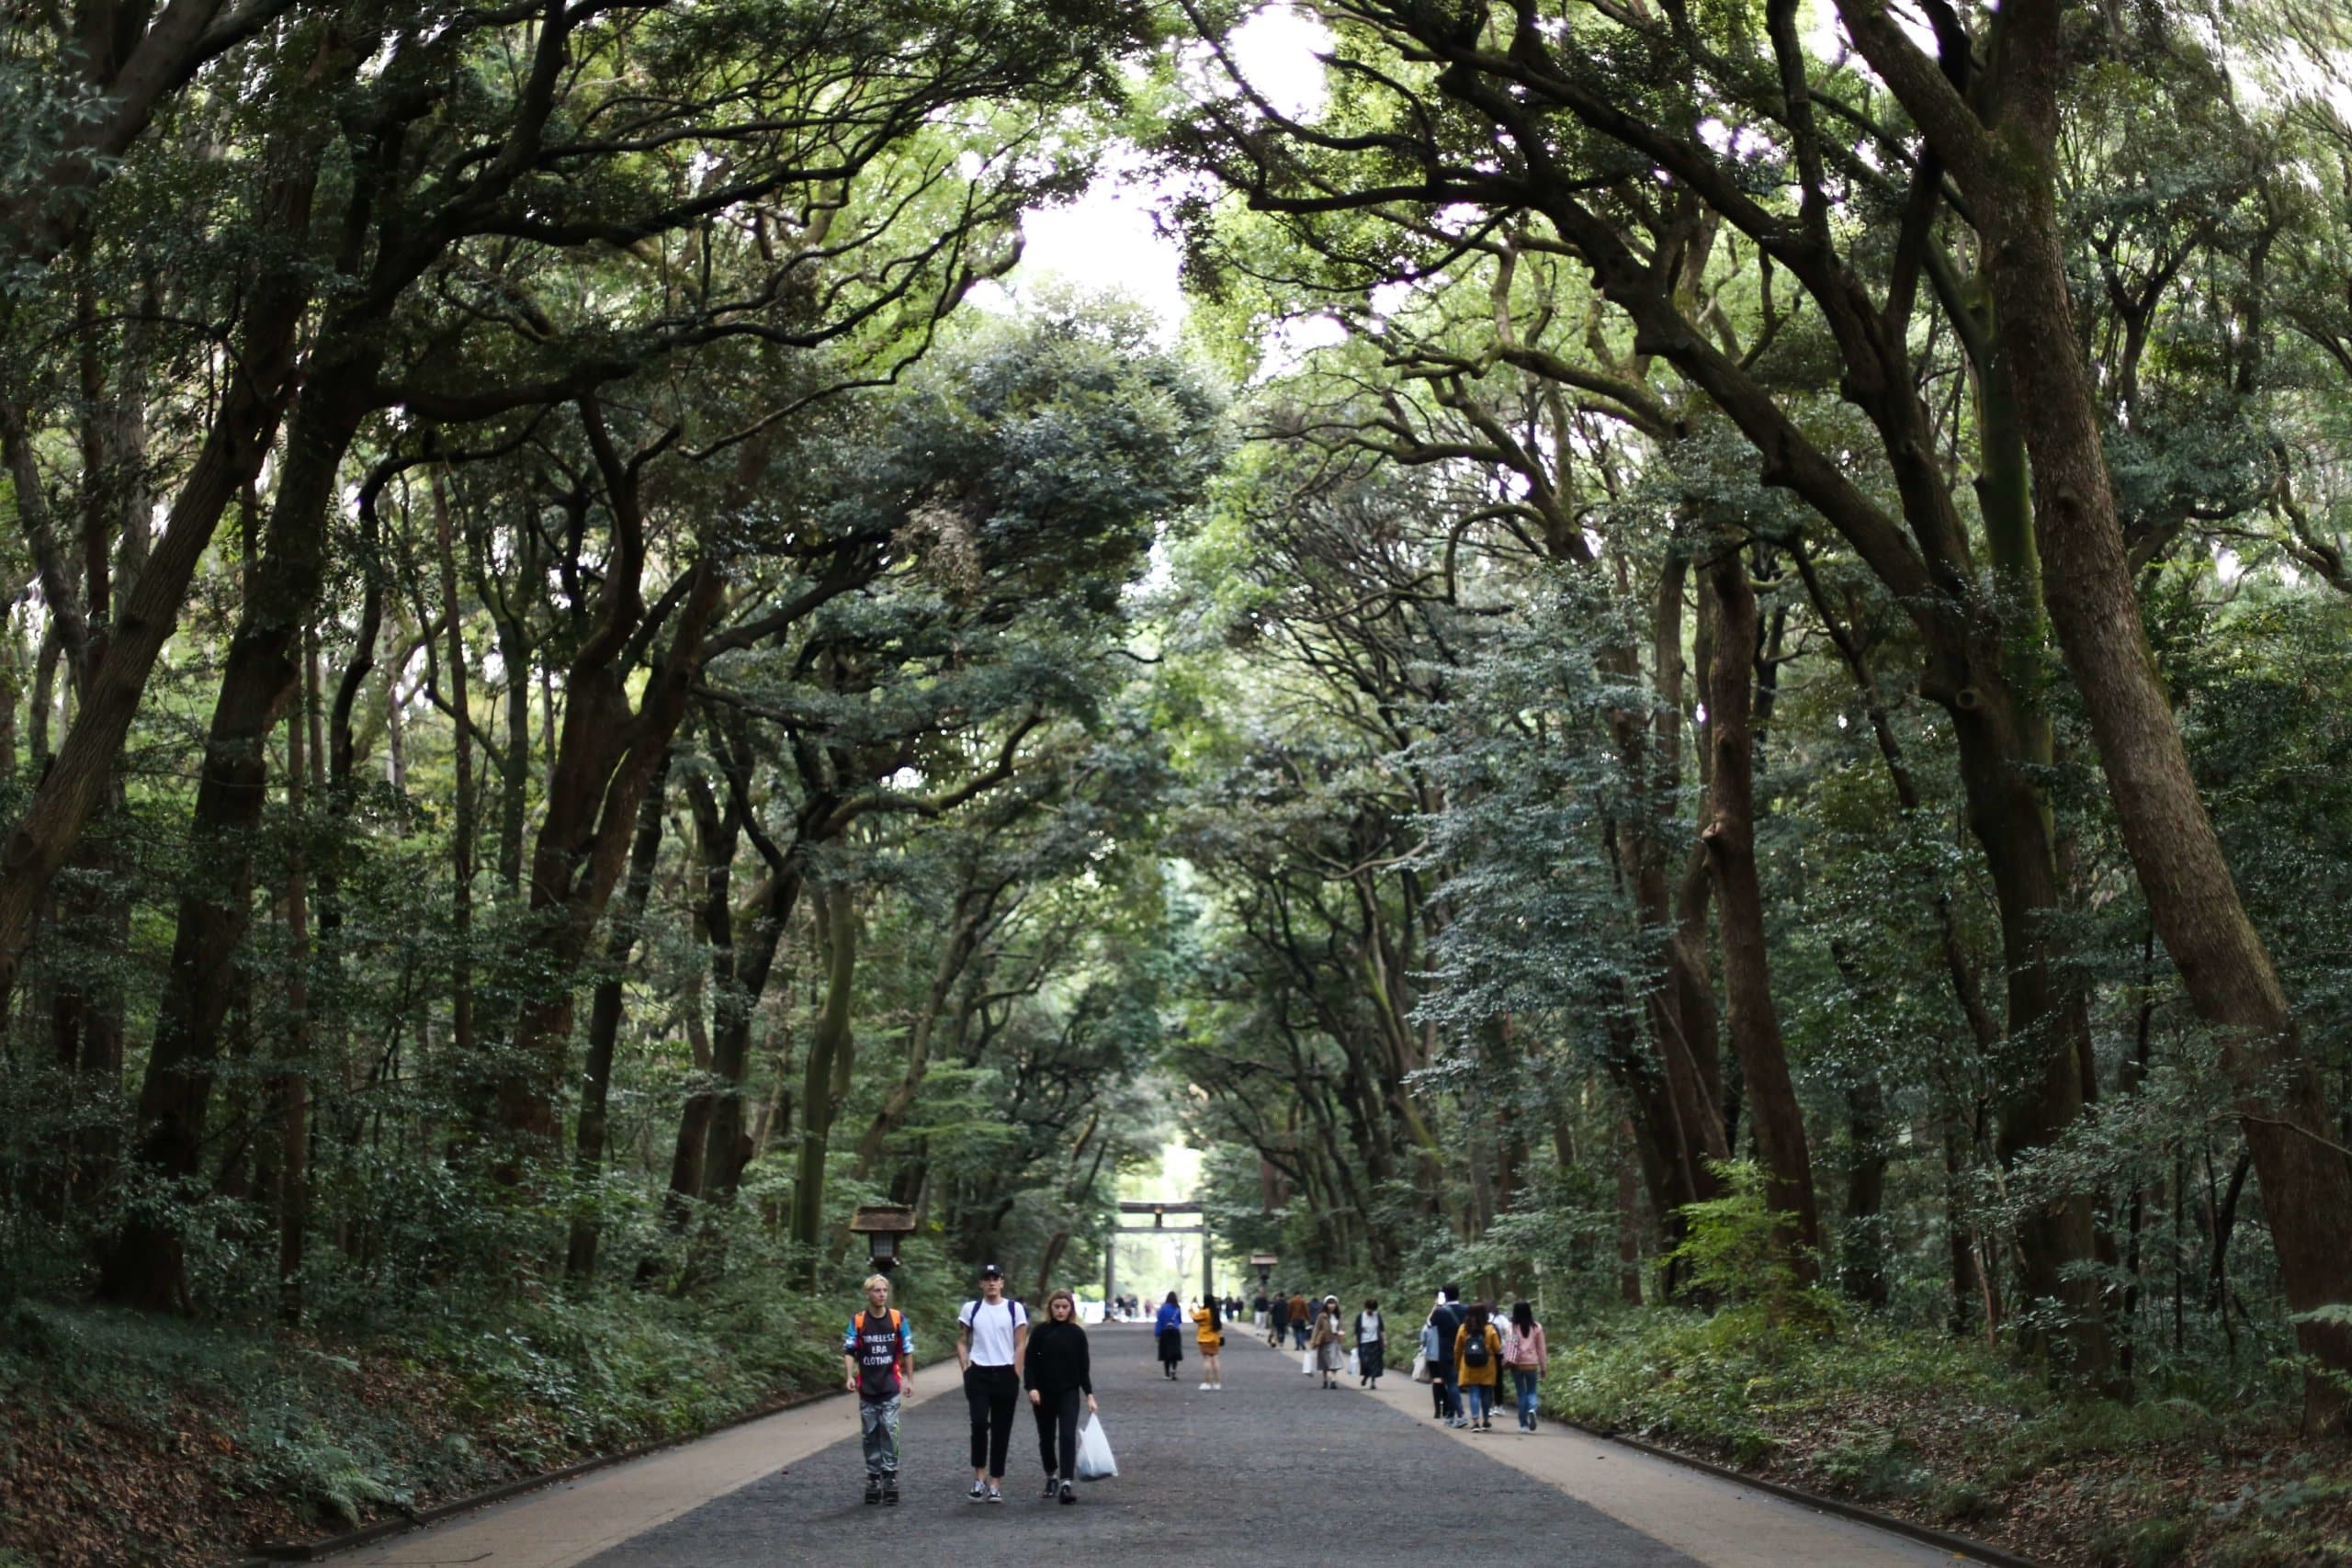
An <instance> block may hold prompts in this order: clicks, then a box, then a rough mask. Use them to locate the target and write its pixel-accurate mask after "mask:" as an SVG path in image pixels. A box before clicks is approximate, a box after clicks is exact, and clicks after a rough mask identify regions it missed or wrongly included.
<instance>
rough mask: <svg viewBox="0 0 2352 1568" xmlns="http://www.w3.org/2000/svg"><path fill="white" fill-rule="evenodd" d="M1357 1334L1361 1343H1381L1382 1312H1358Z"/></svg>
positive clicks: (1358, 1341)
mask: <svg viewBox="0 0 2352 1568" xmlns="http://www.w3.org/2000/svg"><path fill="white" fill-rule="evenodd" d="M1356 1336H1357V1343H1359V1344H1363V1345H1377V1344H1379V1343H1380V1338H1381V1328H1380V1314H1378V1313H1376V1312H1360V1313H1358V1314H1356Z"/></svg>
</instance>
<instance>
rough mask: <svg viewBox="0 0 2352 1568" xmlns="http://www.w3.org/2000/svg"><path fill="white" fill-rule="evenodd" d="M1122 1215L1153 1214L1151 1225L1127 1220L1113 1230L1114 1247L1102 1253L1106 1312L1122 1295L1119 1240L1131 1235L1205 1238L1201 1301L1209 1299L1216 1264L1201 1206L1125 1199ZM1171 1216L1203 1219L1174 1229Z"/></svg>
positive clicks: (1202, 1255)
mask: <svg viewBox="0 0 2352 1568" xmlns="http://www.w3.org/2000/svg"><path fill="white" fill-rule="evenodd" d="M1119 1213H1121V1214H1122V1215H1126V1214H1136V1215H1142V1214H1149V1215H1150V1216H1151V1224H1148V1225H1147V1224H1127V1223H1126V1222H1125V1219H1124V1218H1123V1219H1122V1220H1121V1221H1120V1223H1119V1224H1115V1225H1113V1226H1112V1227H1111V1245H1110V1246H1108V1247H1104V1248H1103V1303H1104V1310H1105V1311H1108V1310H1109V1303H1110V1302H1111V1300H1112V1298H1113V1297H1114V1296H1116V1295H1117V1294H1118V1293H1119V1274H1118V1269H1119V1237H1121V1236H1122V1235H1137V1234H1141V1235H1149V1234H1151V1233H1153V1232H1158V1233H1159V1234H1160V1235H1167V1234H1168V1233H1169V1232H1170V1231H1173V1232H1175V1233H1176V1234H1177V1235H1197V1236H1199V1237H1200V1238H1201V1299H1202V1300H1203V1301H1206V1300H1207V1299H1208V1298H1209V1295H1210V1293H1211V1292H1214V1291H1215V1290H1216V1261H1215V1259H1214V1258H1213V1257H1212V1256H1211V1251H1210V1245H1209V1217H1208V1215H1207V1214H1205V1213H1202V1210H1201V1206H1200V1205H1199V1204H1198V1203H1162V1202H1140V1201H1135V1200H1131V1199H1123V1200H1121V1201H1120V1203H1119ZM1170 1214H1199V1215H1200V1219H1199V1221H1198V1222H1197V1223H1195V1224H1189V1225H1171V1224H1169V1223H1168V1216H1169V1215H1170Z"/></svg>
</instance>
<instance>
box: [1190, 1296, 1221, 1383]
mask: <svg viewBox="0 0 2352 1568" xmlns="http://www.w3.org/2000/svg"><path fill="white" fill-rule="evenodd" d="M1193 1330H1194V1331H1195V1332H1196V1333H1197V1334H1198V1335H1199V1337H1200V1343H1201V1374H1202V1375H1201V1387H1203V1388H1204V1389H1212V1388H1223V1387H1224V1386H1225V1370H1224V1368H1223V1367H1221V1366H1220V1365H1218V1363H1217V1359H1216V1357H1217V1352H1218V1351H1220V1350H1222V1349H1224V1348H1225V1314H1223V1313H1220V1312H1219V1311H1217V1306H1216V1297H1215V1296H1211V1297H1209V1298H1208V1299H1207V1300H1205V1301H1204V1302H1202V1303H1201V1304H1200V1305H1199V1306H1196V1307H1194V1308H1193Z"/></svg>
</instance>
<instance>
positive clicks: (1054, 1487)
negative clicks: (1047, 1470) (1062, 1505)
mask: <svg viewBox="0 0 2352 1568" xmlns="http://www.w3.org/2000/svg"><path fill="white" fill-rule="evenodd" d="M1061 1489H1062V1483H1061V1480H1060V1478H1059V1477H1057V1476H1053V1475H1048V1476H1046V1490H1045V1492H1044V1493H1043V1494H1042V1495H1041V1496H1040V1498H1039V1500H1040V1501H1041V1502H1046V1503H1050V1502H1052V1501H1053V1500H1054V1494H1055V1493H1057V1492H1058V1491H1060V1490H1061Z"/></svg>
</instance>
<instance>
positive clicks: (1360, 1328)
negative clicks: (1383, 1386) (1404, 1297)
mask: <svg viewBox="0 0 2352 1568" xmlns="http://www.w3.org/2000/svg"><path fill="white" fill-rule="evenodd" d="M1387 1338H1388V1328H1387V1325H1385V1324H1384V1323H1382V1322H1381V1320H1380V1303H1378V1302H1366V1303H1363V1311H1362V1312H1360V1313H1358V1314H1356V1386H1357V1387H1358V1388H1378V1387H1379V1386H1380V1374H1381V1373H1382V1372H1384V1371H1386V1370H1387V1361H1386V1359H1385V1354H1384V1352H1385V1349H1386V1347H1387Z"/></svg>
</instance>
